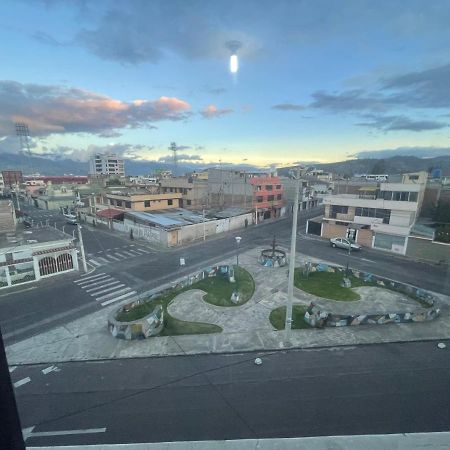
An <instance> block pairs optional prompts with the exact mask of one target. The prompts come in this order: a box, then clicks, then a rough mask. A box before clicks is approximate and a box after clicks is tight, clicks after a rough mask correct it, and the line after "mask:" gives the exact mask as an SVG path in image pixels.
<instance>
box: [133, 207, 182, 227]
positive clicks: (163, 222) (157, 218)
mask: <svg viewBox="0 0 450 450" xmlns="http://www.w3.org/2000/svg"><path fill="white" fill-rule="evenodd" d="M126 214H127V216H132V217H137V218H139V219H141V220H145V221H147V222H152V223H155V224H157V225H160V226H162V227H171V226H181V225H185V224H186V223H185V222H184V221H182V220H176V219H174V218H172V217H168V216H166V215H165V214H151V213H147V212H135V211H130V212H128V211H127V213H126Z"/></svg>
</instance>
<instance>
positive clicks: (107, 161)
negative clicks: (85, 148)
mask: <svg viewBox="0 0 450 450" xmlns="http://www.w3.org/2000/svg"><path fill="white" fill-rule="evenodd" d="M89 175H91V176H94V175H96V176H101V175H108V176H116V177H119V178H120V177H124V176H125V166H124V162H123V159H121V158H119V157H118V156H117V155H115V154H112V153H111V154H105V155H103V154H100V153H97V154H96V155H94V156H92V157H91V159H90V161H89Z"/></svg>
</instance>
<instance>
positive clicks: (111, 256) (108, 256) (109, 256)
mask: <svg viewBox="0 0 450 450" xmlns="http://www.w3.org/2000/svg"><path fill="white" fill-rule="evenodd" d="M105 256H106V257H107V258H112V259H114V260H115V261H120V259H119V258H116V257H115V256H113V255H110V254H109V253H108V254H107V255H105Z"/></svg>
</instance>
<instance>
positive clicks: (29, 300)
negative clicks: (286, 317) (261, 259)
mask: <svg viewBox="0 0 450 450" xmlns="http://www.w3.org/2000/svg"><path fill="white" fill-rule="evenodd" d="M315 214H317V212H316V213H309V214H302V215H301V216H300V217H299V232H300V233H302V232H304V228H305V224H306V220H307V218H308V217H310V216H312V215H315ZM290 229H291V221H290V220H289V219H285V220H281V221H276V222H270V223H264V224H261V225H258V226H256V227H249V228H247V229H244V230H239V231H238V232H233V233H227V234H226V235H224V236H220V237H218V238H215V239H213V240H209V241H206V242H200V243H195V244H192V245H190V246H188V247H185V248H176V249H172V250H166V251H155V250H152V249H151V248H148V247H146V246H145V245H143V244H141V243H140V242H138V241H130V240H129V239H127V238H124V237H122V236H121V235H118V234H117V233H112V232H110V231H108V230H103V229H100V227H96V228H93V227H87V226H85V227H83V230H84V237H85V239H84V240H85V247H86V253H87V254H88V255H90V256H89V257H88V259H89V260H90V261H91V264H92V267H95V268H96V271H95V273H94V274H92V275H90V276H89V277H88V278H89V280H88V281H89V282H80V281H76V280H77V279H78V278H79V274H71V275H67V276H64V277H58V278H54V279H51V280H46V281H41V282H40V283H39V284H34V285H27V286H26V287H25V286H22V287H17V288H15V289H14V290H12V291H8V293H6V292H2V293H0V326H2V331H3V335H4V339H5V341H6V342H7V344H12V343H14V342H18V341H19V340H22V339H25V338H27V337H30V336H33V335H34V334H37V333H38V332H42V331H45V330H48V329H50V328H52V327H54V326H57V325H61V324H64V323H67V322H68V321H71V320H74V319H76V318H78V317H81V316H83V315H85V314H88V313H90V312H93V311H95V310H98V309H99V308H102V307H104V306H106V305H109V304H111V303H114V302H115V301H120V300H124V299H130V300H131V299H132V298H133V296H136V294H137V293H139V292H142V291H144V290H148V289H152V288H156V287H158V286H159V285H161V284H162V283H165V282H169V281H171V280H173V279H174V278H177V277H181V276H184V275H187V274H189V273H191V272H192V271H193V270H196V269H198V268H201V267H205V266H207V265H208V264H214V263H216V262H217V261H218V260H221V259H223V258H226V257H230V256H233V255H235V253H236V246H235V240H234V236H237V235H238V234H239V235H240V236H241V237H242V241H241V251H244V250H247V249H253V248H254V247H259V246H264V245H270V243H271V241H272V239H273V235H274V234H275V235H276V236H277V241H279V242H280V243H281V244H282V245H284V246H285V247H287V248H288V247H289V242H290V232H291V230H290ZM297 249H298V252H299V253H301V254H304V255H309V256H313V257H316V258H321V259H324V260H327V261H331V262H335V263H338V264H342V265H345V264H346V261H347V254H346V252H345V251H342V250H339V249H333V248H331V247H330V246H329V245H328V243H327V242H326V241H324V240H321V239H314V238H311V237H308V236H307V237H304V236H300V237H299V240H298V247H297ZM180 257H183V258H185V259H186V266H185V267H180V266H179V258H180ZM92 261H93V262H92ZM350 266H351V267H355V268H359V269H361V270H365V271H368V272H373V273H377V274H379V275H383V276H387V277H390V278H394V279H397V280H400V281H404V282H407V283H411V284H415V285H418V286H420V287H423V288H425V289H430V290H433V291H437V292H442V293H447V294H448V292H450V274H449V273H448V272H446V269H445V268H444V267H442V266H441V267H440V266H431V265H428V264H423V263H417V262H414V261H411V260H409V259H406V258H403V257H400V256H394V255H391V254H388V253H383V252H377V251H374V250H363V251H361V252H360V253H359V254H354V255H352V256H351V258H350ZM113 288H117V290H115V289H113Z"/></svg>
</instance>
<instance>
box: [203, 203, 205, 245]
mask: <svg viewBox="0 0 450 450" xmlns="http://www.w3.org/2000/svg"><path fill="white" fill-rule="evenodd" d="M203 240H204V241H205V240H206V225H205V205H203Z"/></svg>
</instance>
